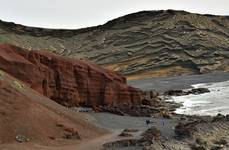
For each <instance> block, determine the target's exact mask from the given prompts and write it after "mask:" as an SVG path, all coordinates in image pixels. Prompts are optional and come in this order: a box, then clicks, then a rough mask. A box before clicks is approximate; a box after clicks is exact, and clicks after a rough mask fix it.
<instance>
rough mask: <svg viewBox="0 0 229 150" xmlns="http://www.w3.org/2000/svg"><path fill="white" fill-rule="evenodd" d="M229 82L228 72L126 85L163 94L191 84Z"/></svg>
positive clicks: (153, 79)
mask: <svg viewBox="0 0 229 150" xmlns="http://www.w3.org/2000/svg"><path fill="white" fill-rule="evenodd" d="M227 80H229V72H217V73H211V74H202V75H184V76H175V77H161V78H147V79H140V80H129V81H128V84H129V85H131V86H134V87H137V88H140V89H143V90H157V91H159V92H165V91H167V90H171V89H186V88H190V87H191V85H193V84H199V83H211V82H222V81H227Z"/></svg>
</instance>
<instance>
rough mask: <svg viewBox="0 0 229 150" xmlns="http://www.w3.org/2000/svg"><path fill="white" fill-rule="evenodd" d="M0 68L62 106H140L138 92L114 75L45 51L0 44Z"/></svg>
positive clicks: (89, 64)
mask: <svg viewBox="0 0 229 150" xmlns="http://www.w3.org/2000/svg"><path fill="white" fill-rule="evenodd" d="M0 51H1V53H0V69H2V70H4V71H5V72H7V73H9V74H11V75H12V76H14V77H15V78H17V79H19V80H21V81H24V82H25V83H26V84H28V85H29V86H30V87H31V88H33V89H34V90H36V91H38V92H39V93H41V94H43V95H45V96H47V97H49V98H51V99H52V100H55V101H56V102H58V103H60V104H62V105H66V106H92V107H96V106H101V105H102V106H118V105H123V104H126V105H132V104H133V105H134V104H141V95H142V91H140V90H138V89H136V88H133V87H130V86H128V85H127V84H126V79H125V78H124V77H123V76H121V75H120V74H118V73H115V72H112V71H108V70H105V69H103V68H101V67H99V66H97V65H94V64H92V63H90V62H86V61H81V60H76V59H67V58H64V57H60V56H57V55H54V54H51V53H48V52H47V51H36V50H32V51H29V50H26V49H22V48H19V47H15V46H12V45H0Z"/></svg>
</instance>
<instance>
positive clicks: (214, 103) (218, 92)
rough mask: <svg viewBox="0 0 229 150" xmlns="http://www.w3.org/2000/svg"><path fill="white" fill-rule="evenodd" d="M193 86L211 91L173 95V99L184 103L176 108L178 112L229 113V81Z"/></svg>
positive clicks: (197, 113)
mask: <svg viewBox="0 0 229 150" xmlns="http://www.w3.org/2000/svg"><path fill="white" fill-rule="evenodd" d="M192 87H193V88H208V89H209V90H210V93H204V94H199V95H193V94H190V95H185V96H173V97H172V100H174V101H175V102H178V103H182V104H183V106H182V107H180V108H178V109H177V110H176V113H178V114H187V115H211V116H213V115H217V114H218V113H221V114H224V115H226V114H229V81H225V82H218V83H206V84H205V83H201V84H195V85H192Z"/></svg>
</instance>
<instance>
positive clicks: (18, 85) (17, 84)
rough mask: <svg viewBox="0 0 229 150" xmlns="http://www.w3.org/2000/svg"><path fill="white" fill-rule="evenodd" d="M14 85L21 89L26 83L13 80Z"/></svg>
mask: <svg viewBox="0 0 229 150" xmlns="http://www.w3.org/2000/svg"><path fill="white" fill-rule="evenodd" d="M12 86H13V87H14V88H16V89H18V90H20V89H22V88H23V87H24V85H23V84H22V83H20V82H18V81H13V83H12Z"/></svg>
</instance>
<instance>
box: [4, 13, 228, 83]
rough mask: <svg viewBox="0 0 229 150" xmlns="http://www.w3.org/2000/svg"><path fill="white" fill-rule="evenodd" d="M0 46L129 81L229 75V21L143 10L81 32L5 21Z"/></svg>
mask: <svg viewBox="0 0 229 150" xmlns="http://www.w3.org/2000/svg"><path fill="white" fill-rule="evenodd" d="M0 42H1V43H12V44H15V45H18V46H22V47H24V48H27V49H50V50H52V51H54V52H55V53H58V54H60V55H64V56H70V57H77V58H86V59H90V60H92V61H95V62H97V63H99V64H102V65H104V66H105V67H107V68H110V69H112V70H116V71H120V72H122V73H123V74H125V75H126V76H128V77H129V78H130V79H134V78H141V77H147V76H168V75H178V74H185V73H206V72H212V71H215V70H221V71H228V70H229V67H228V63H229V60H228V57H229V52H228V49H229V46H228V45H229V17H228V16H213V15H199V14H192V13H188V12H184V11H173V10H167V11H143V12H138V13H135V14H130V15H127V16H124V17H120V18H117V19H115V20H112V21H109V22H108V23H106V24H104V25H102V26H97V27H92V28H86V29H80V30H51V29H42V28H31V27H25V26H21V25H15V24H12V23H6V22H1V23H0Z"/></svg>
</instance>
